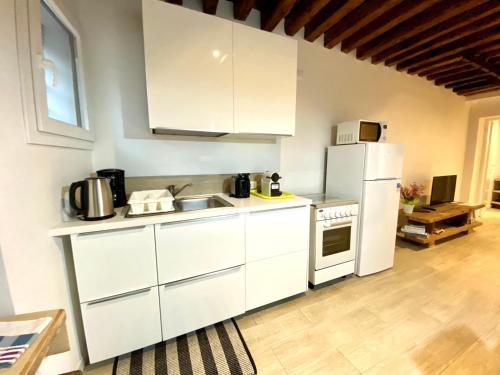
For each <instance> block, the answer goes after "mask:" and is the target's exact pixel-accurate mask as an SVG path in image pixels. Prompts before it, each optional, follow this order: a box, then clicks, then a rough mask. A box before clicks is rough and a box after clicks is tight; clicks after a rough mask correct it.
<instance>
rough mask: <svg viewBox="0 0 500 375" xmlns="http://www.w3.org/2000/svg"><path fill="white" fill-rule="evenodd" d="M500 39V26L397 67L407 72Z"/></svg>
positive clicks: (421, 55) (423, 54) (457, 41)
mask: <svg viewBox="0 0 500 375" xmlns="http://www.w3.org/2000/svg"><path fill="white" fill-rule="evenodd" d="M499 38H500V26H495V27H492V28H488V29H485V30H482V31H479V32H477V33H474V34H471V35H469V36H466V37H465V38H461V39H459V40H456V41H454V42H452V43H450V44H447V45H445V46H441V47H438V48H435V49H432V50H430V51H427V52H424V53H422V54H420V55H418V56H415V57H412V58H410V59H407V60H404V61H402V62H400V63H399V64H397V65H396V69H397V70H400V71H401V70H406V69H408V68H411V67H415V66H419V65H421V64H425V63H429V62H432V61H434V60H439V59H442V58H446V57H449V56H454V55H456V54H457V53H460V52H463V51H466V50H468V49H472V48H474V47H478V46H480V45H481V44H486V43H487V42H491V41H496V40H498V39H499Z"/></svg>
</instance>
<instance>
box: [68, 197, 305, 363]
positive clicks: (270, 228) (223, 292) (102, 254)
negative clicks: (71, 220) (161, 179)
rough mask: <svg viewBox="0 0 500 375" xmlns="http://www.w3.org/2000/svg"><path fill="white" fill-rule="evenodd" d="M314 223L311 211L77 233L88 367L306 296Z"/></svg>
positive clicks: (75, 247) (76, 257) (75, 248)
mask: <svg viewBox="0 0 500 375" xmlns="http://www.w3.org/2000/svg"><path fill="white" fill-rule="evenodd" d="M308 223H309V208H308V207H305V206H304V207H299V208H289V209H279V210H272V211H266V212H259V213H246V214H236V215H225V216H217V217H213V218H206V219H196V220H189V221H184V222H176V223H171V224H164V225H160V224H157V225H155V226H154V230H153V226H152V225H148V226H144V227H137V228H130V229H123V230H113V231H107V232H98V233H91V234H83V235H72V237H71V241H72V246H73V255H74V263H75V270H76V278H77V284H78V292H79V296H80V306H81V313H82V320H83V326H84V331H85V337H86V342H87V350H88V355H89V360H90V363H95V362H98V361H102V360H105V359H109V358H112V357H115V356H118V355H121V354H124V353H128V352H131V351H133V350H136V349H140V348H144V347H146V346H149V345H152V344H155V343H157V342H160V341H162V340H168V339H171V338H173V337H176V336H179V335H182V334H185V333H188V332H191V331H194V330H197V329H199V328H203V327H206V326H208V325H211V324H214V323H217V322H220V321H223V320H225V319H229V318H231V317H234V316H237V315H240V314H243V313H244V312H245V311H248V310H251V309H254V308H257V307H260V306H264V305H266V304H269V303H272V302H275V301H279V300H281V299H283V298H286V297H290V296H293V295H296V294H299V293H303V292H305V291H306V289H307V269H308V264H307V261H308V243H309V240H308V236H309V224H308ZM245 253H246V255H245ZM158 285H159V286H158Z"/></svg>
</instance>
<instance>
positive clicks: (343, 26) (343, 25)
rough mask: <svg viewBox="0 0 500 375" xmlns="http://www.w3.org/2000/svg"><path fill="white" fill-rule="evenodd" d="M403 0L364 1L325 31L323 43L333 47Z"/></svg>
mask: <svg viewBox="0 0 500 375" xmlns="http://www.w3.org/2000/svg"><path fill="white" fill-rule="evenodd" d="M402 1H403V0H372V1H368V2H365V3H364V4H362V5H360V6H359V7H357V8H356V9H354V10H353V11H352V12H351V13H349V14H348V15H347V16H346V17H344V18H343V19H342V20H340V21H339V22H338V23H337V24H335V25H333V26H332V27H331V28H330V29H328V30H327V31H326V32H325V37H324V45H325V47H327V48H333V47H335V46H336V45H337V44H338V43H340V42H341V41H342V40H344V39H345V38H347V37H349V36H351V35H352V34H354V33H355V32H356V31H357V30H359V29H361V28H362V27H364V26H366V25H368V24H369V23H370V22H372V21H373V20H375V19H376V18H378V17H380V16H382V15H383V14H384V13H385V12H387V11H388V10H389V9H391V8H392V7H394V6H396V5H398V4H400V3H401V2H402Z"/></svg>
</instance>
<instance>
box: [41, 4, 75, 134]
mask: <svg viewBox="0 0 500 375" xmlns="http://www.w3.org/2000/svg"><path fill="white" fill-rule="evenodd" d="M40 9H41V23H42V44H43V66H44V68H45V87H46V95H47V107H48V108H47V110H48V116H49V117H50V118H52V119H54V120H58V121H61V122H64V123H67V124H69V125H72V126H76V127H82V120H81V113H80V103H79V97H78V79H77V78H78V77H77V70H76V48H75V37H74V35H73V34H72V33H71V31H70V30H68V28H66V27H65V26H64V25H63V23H62V22H61V21H60V20H59V19H58V18H57V16H56V15H55V14H54V13H53V12H52V11H51V10H50V8H49V7H48V6H47V5H46V4H45V2H44V1H43V0H42V1H41V7H40Z"/></svg>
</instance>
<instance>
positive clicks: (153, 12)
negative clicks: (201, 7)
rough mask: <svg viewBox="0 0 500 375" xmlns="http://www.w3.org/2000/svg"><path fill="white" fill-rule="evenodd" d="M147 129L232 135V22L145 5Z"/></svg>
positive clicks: (149, 1)
mask: <svg viewBox="0 0 500 375" xmlns="http://www.w3.org/2000/svg"><path fill="white" fill-rule="evenodd" d="M142 14H143V31H144V55H145V64H146V83H147V96H148V111H149V125H150V127H151V128H157V127H159V128H168V129H179V130H187V131H204V132H222V133H226V132H232V131H233V59H232V53H233V48H232V42H233V38H232V23H231V22H230V21H228V20H225V19H222V18H218V17H213V16H211V15H207V14H204V13H200V12H196V11H193V10H190V9H186V8H183V7H180V6H178V5H172V4H167V3H165V2H163V1H158V0H143V2H142Z"/></svg>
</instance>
